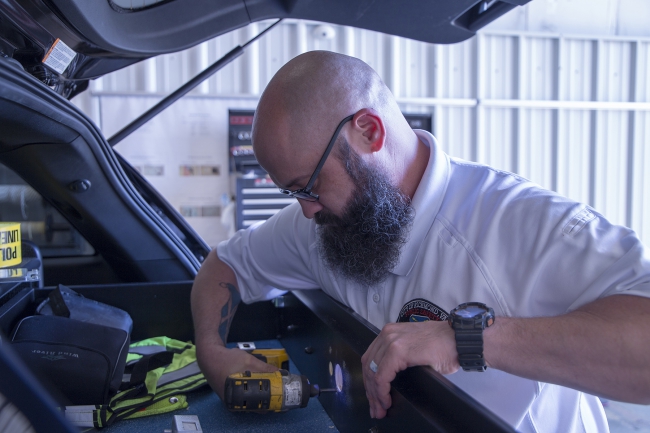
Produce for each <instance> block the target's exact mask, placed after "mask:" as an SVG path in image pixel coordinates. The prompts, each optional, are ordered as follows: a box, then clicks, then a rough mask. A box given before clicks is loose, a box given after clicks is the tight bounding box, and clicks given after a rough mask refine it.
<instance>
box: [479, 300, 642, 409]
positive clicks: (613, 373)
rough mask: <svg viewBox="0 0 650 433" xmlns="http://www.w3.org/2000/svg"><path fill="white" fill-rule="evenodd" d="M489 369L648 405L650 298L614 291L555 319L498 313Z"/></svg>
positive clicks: (490, 334) (489, 339)
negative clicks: (613, 293)
mask: <svg viewBox="0 0 650 433" xmlns="http://www.w3.org/2000/svg"><path fill="white" fill-rule="evenodd" d="M484 338H485V345H484V347H485V349H484V350H485V359H486V362H487V363H488V365H489V366H490V367H493V368H497V369H499V370H503V371H506V372H508V373H512V374H515V375H517V376H522V377H527V378H530V379H534V380H539V381H542V382H549V383H556V384H560V385H565V386H568V387H571V388H575V389H579V390H582V391H585V392H588V393H591V394H595V395H598V396H602V397H607V398H611V399H615V400H622V401H628V402H633V403H642V404H648V403H650V367H648V360H649V359H650V299H647V298H641V297H638V296H628V295H617V296H610V297H607V298H603V299H599V300H597V301H595V302H593V303H590V304H588V305H585V306H584V307H582V308H580V309H578V310H576V311H573V312H571V313H568V314H565V315H563V316H558V317H539V318H507V317H497V320H496V321H495V324H494V325H493V326H492V327H490V328H488V329H486V330H485V331H484Z"/></svg>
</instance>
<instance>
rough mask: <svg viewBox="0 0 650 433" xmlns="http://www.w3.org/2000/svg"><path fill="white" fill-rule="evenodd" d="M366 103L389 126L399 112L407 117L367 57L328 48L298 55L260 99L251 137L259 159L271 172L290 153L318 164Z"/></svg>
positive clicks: (275, 77)
mask: <svg viewBox="0 0 650 433" xmlns="http://www.w3.org/2000/svg"><path fill="white" fill-rule="evenodd" d="M362 108H372V109H374V110H375V111H376V112H378V113H380V115H381V116H382V120H383V121H384V123H386V126H387V129H388V128H390V127H391V123H392V122H393V120H392V119H393V118H394V117H395V116H396V115H397V116H399V118H401V119H402V121H403V117H402V116H401V113H400V111H399V107H398V106H397V103H396V102H395V99H394V97H393V95H392V93H391V92H390V90H389V89H388V88H387V87H386V85H385V84H384V83H383V82H382V80H381V78H380V77H379V75H378V74H377V73H376V72H375V71H374V70H373V69H372V68H371V67H370V66H368V65H367V64H366V63H364V62H363V61H361V60H359V59H356V58H354V57H349V56H345V55H342V54H337V53H332V52H328V51H311V52H308V53H305V54H302V55H300V56H297V57H295V58H294V59H292V60H291V61H289V62H288V63H287V64H286V65H284V66H283V67H282V68H281V69H280V70H279V71H278V72H277V74H276V75H275V76H274V77H273V79H272V80H271V82H270V83H269V85H268V86H267V88H266V90H265V91H264V93H263V95H262V98H261V99H260V102H259V105H258V107H257V111H256V113H255V121H254V124H253V137H252V139H253V146H254V150H255V154H256V156H257V159H258V161H259V162H260V163H261V164H262V166H263V167H265V168H266V169H267V171H269V172H270V173H271V174H274V171H275V170H277V167H279V166H280V165H281V164H280V163H281V161H282V160H284V159H285V158H286V157H287V156H288V155H293V157H294V159H293V160H294V161H295V160H296V159H295V158H296V157H299V158H300V159H301V160H308V161H307V162H306V163H307V164H308V165H309V166H311V167H314V166H315V164H316V162H317V161H318V158H319V157H320V155H321V154H322V152H323V151H324V150H325V146H326V145H327V142H328V140H329V138H330V137H331V135H332V133H333V132H334V130H335V128H336V125H337V124H338V123H339V122H340V121H341V120H342V119H343V118H344V117H346V116H348V115H350V114H354V113H356V112H357V111H358V110H360V109H362Z"/></svg>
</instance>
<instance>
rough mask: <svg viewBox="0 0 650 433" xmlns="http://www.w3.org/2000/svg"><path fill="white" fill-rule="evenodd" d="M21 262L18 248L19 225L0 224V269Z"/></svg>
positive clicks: (21, 258) (21, 254) (20, 253)
mask: <svg viewBox="0 0 650 433" xmlns="http://www.w3.org/2000/svg"><path fill="white" fill-rule="evenodd" d="M22 261H23V252H22V250H21V248H20V223H0V268H6V267H7V266H14V265H17V264H19V263H20V262H22Z"/></svg>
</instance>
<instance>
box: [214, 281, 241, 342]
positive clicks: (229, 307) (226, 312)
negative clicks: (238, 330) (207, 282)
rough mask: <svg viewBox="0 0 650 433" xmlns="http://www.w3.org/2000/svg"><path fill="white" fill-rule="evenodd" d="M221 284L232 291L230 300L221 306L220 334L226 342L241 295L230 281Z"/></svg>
mask: <svg viewBox="0 0 650 433" xmlns="http://www.w3.org/2000/svg"><path fill="white" fill-rule="evenodd" d="M219 286H221V287H223V288H225V289H228V291H229V292H230V297H229V298H228V301H227V302H226V303H225V304H224V305H223V307H221V323H220V324H219V336H220V337H221V340H222V341H223V343H224V344H226V338H228V332H229V331H230V324H231V323H232V318H233V317H234V316H235V311H236V310H237V305H239V302H241V296H239V291H238V290H237V288H236V287H235V286H233V285H232V284H230V283H219Z"/></svg>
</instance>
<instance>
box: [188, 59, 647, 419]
mask: <svg viewBox="0 0 650 433" xmlns="http://www.w3.org/2000/svg"><path fill="white" fill-rule="evenodd" d="M253 146H254V150H255V155H256V156H257V158H258V160H259V162H260V164H261V165H262V166H263V167H264V168H265V169H266V170H267V171H268V173H269V176H270V177H271V179H273V181H274V182H275V183H276V184H277V185H278V187H279V188H280V189H281V190H282V191H283V192H284V193H286V194H288V195H290V196H293V197H296V198H297V202H296V203H295V204H293V205H291V206H288V207H287V208H285V209H283V210H282V211H281V212H279V213H278V214H276V215H275V216H274V217H273V218H271V219H270V220H268V221H267V222H265V223H263V224H259V225H256V226H254V227H251V228H249V229H247V230H242V231H239V232H238V233H237V234H236V235H235V236H234V237H233V238H232V239H230V240H228V241H226V242H223V243H222V244H220V245H219V246H218V248H217V249H216V251H212V252H211V253H210V255H209V256H208V258H207V259H206V261H205V263H204V265H203V267H202V268H201V270H200V272H199V274H198V276H197V278H196V281H195V284H194V287H193V290H192V310H193V315H194V326H195V332H196V344H197V348H198V359H199V363H200V365H201V368H202V370H203V372H204V373H205V374H206V376H207V378H208V381H209V383H210V384H211V386H212V388H213V389H214V390H215V391H216V392H217V393H218V394H219V395H220V396H221V395H222V394H223V387H224V382H225V379H226V377H227V376H228V375H229V374H231V373H233V372H240V371H244V370H251V371H270V370H272V369H273V368H272V367H269V366H268V365H267V364H265V363H263V362H261V361H258V360H257V359H255V358H254V357H252V356H250V355H248V354H247V353H245V352H243V351H240V350H238V349H226V348H225V347H224V342H225V341H226V337H227V334H228V330H229V327H230V323H231V320H232V317H233V315H234V312H235V309H236V307H237V304H238V303H239V302H240V300H243V301H244V302H246V303H249V302H255V301H259V300H265V299H271V298H272V297H274V296H276V295H278V294H280V293H282V291H283V290H289V289H316V288H322V289H323V290H324V291H325V292H326V293H328V294H329V295H330V296H332V297H333V298H335V299H336V300H338V301H340V302H342V303H344V304H346V305H349V306H350V307H351V308H353V309H354V310H355V311H356V312H358V313H359V314H360V315H361V316H363V317H365V318H367V319H368V320H369V321H370V322H372V323H373V324H374V325H376V326H377V327H378V328H380V329H382V331H381V333H380V334H379V336H378V337H377V339H376V340H375V341H374V342H373V343H372V345H371V346H370V347H369V348H368V351H367V352H366V353H365V354H364V356H363V357H362V365H363V371H364V383H365V386H366V391H367V392H366V393H367V396H368V400H369V404H370V416H371V417H374V418H382V417H384V416H385V415H386V411H387V410H388V409H389V408H390V406H391V399H390V395H389V391H390V382H391V381H392V380H393V379H394V378H395V375H396V373H397V372H399V371H401V370H404V369H405V368H407V367H410V366H415V365H429V366H431V367H432V368H433V369H435V370H437V371H439V372H441V373H443V374H445V375H448V376H447V377H448V378H449V379H450V380H451V381H452V382H454V383H455V384H457V385H458V386H460V387H461V388H462V389H464V390H466V391H467V392H468V393H469V394H470V395H472V396H473V397H475V398H476V399H478V400H479V401H480V402H481V403H483V404H484V405H486V406H487V407H488V408H489V409H491V410H492V411H494V412H495V413H496V414H497V415H499V416H500V417H501V418H503V419H504V420H505V421H507V422H508V423H510V424H511V425H512V426H514V427H515V428H517V429H518V430H520V431H524V432H528V431H531V432H532V431H535V432H547V431H548V432H557V431H562V432H571V431H576V432H577V431H580V432H582V431H607V429H608V427H607V421H606V418H605V415H604V412H603V409H602V406H601V404H600V401H599V399H598V398H597V397H594V395H598V396H602V397H607V398H610V399H615V400H622V401H629V402H636V403H644V404H648V403H650V368H649V367H648V366H647V364H648V363H647V360H648V359H650V300H649V299H648V297H650V259H649V258H650V255H649V254H648V251H647V250H645V249H644V247H643V246H642V245H641V243H640V241H639V240H638V238H637V237H636V235H635V234H634V232H633V231H631V230H629V229H627V228H624V227H620V226H614V225H612V224H610V223H609V222H608V221H607V220H606V219H605V218H604V217H603V216H602V215H600V214H599V213H598V212H596V211H595V210H593V209H591V208H589V207H588V206H585V205H582V204H580V203H576V202H573V201H571V200H568V199H566V198H564V197H561V196H559V195H557V194H555V193H553V192H550V191H547V190H544V189H542V188H540V187H539V186H537V185H535V184H533V183H531V182H530V181H528V180H526V179H523V178H521V177H519V176H517V175H514V174H512V173H507V172H503V171H499V170H495V169H492V168H490V167H487V166H484V165H480V164H475V163H471V162H467V161H462V160H459V159H455V158H451V157H449V156H448V155H446V154H445V153H444V152H443V151H442V149H441V148H440V147H439V145H438V144H437V143H436V141H435V139H434V138H433V136H432V135H431V134H429V133H428V132H425V131H413V130H412V129H411V128H410V127H409V125H408V124H407V122H406V120H405V119H404V117H403V116H402V114H401V112H400V109H399V107H398V105H397V103H396V101H395V98H394V97H393V95H392V94H391V92H390V91H389V90H388V89H387V88H386V86H385V85H384V83H383V82H382V81H381V79H380V78H379V76H378V75H377V74H376V73H375V72H374V71H373V70H372V69H371V68H370V67H369V66H368V65H366V64H365V63H363V62H362V61H360V60H358V59H355V58H351V57H347V56H343V55H340V54H335V53H329V52H318V51H316V52H309V53H306V54H303V55H300V56H298V57H296V58H294V59H293V60H291V61H290V62H289V63H287V64H286V65H285V66H284V67H283V68H281V69H280V70H279V71H278V73H277V74H276V75H275V76H274V77H273V79H272V80H271V82H270V83H269V85H268V87H267V88H266V90H265V91H264V94H263V95H262V98H261V99H260V102H259V106H258V108H257V111H256V114H255V120H254V124H253ZM467 302H476V304H470V305H469V306H467V305H461V306H459V304H464V303H467ZM476 311H478V312H479V313H480V315H479V313H477V312H476ZM475 314H476V316H473V315H475ZM462 317H473V318H476V317H481V318H482V319H481V321H479V322H477V323H478V325H476V326H478V328H477V329H478V330H479V332H478V335H479V337H478V338H479V342H480V343H482V346H481V347H480V348H479V349H478V352H480V353H473V352H472V353H470V354H469V355H470V356H475V357H476V358H472V359H478V361H476V362H475V363H468V362H466V359H467V357H466V354H465V353H464V352H463V350H464V349H463V348H462V347H461V346H462V344H461V345H459V346H458V347H457V344H456V336H457V335H460V334H461V333H462V332H463V331H462V330H461V329H460V327H459V326H456V325H455V326H454V328H452V327H451V326H450V324H449V322H448V319H450V318H451V319H453V320H452V322H453V321H454V320H460V319H462ZM472 320H474V319H472ZM490 325H491V326H490ZM475 334H476V333H475ZM472 338H474V337H472ZM461 339H462V338H461ZM472 350H476V348H474V349H472ZM459 353H461V356H459ZM459 360H460V361H462V362H463V366H462V367H463V368H461V365H460V363H459ZM488 367H489V368H488ZM465 370H467V371H465ZM472 370H473V371H472Z"/></svg>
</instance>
